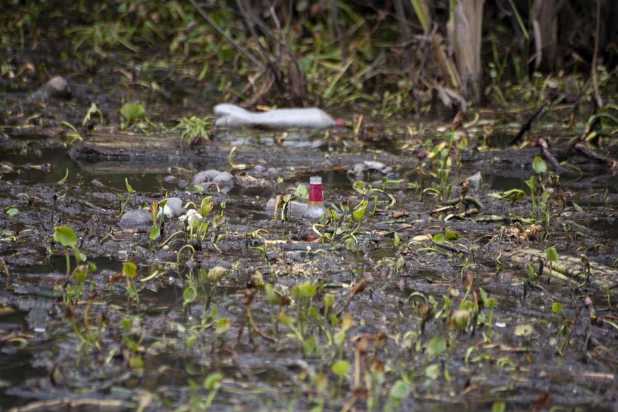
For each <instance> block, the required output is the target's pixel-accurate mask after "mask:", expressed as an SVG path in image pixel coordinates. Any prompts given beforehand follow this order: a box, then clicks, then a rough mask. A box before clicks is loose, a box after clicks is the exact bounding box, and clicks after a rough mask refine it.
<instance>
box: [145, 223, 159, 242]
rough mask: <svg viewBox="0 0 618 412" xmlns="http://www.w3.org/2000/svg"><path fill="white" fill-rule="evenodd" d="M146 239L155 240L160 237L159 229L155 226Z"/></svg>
mask: <svg viewBox="0 0 618 412" xmlns="http://www.w3.org/2000/svg"><path fill="white" fill-rule="evenodd" d="M148 237H149V238H150V240H157V239H158V238H159V237H161V228H160V227H158V226H157V227H153V228H152V229H150V233H149V234H148Z"/></svg>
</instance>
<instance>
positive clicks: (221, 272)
mask: <svg viewBox="0 0 618 412" xmlns="http://www.w3.org/2000/svg"><path fill="white" fill-rule="evenodd" d="M227 273H228V270H227V269H226V268H224V267H222V266H215V267H213V268H211V269H210V270H209V271H208V280H209V281H211V282H218V281H220V280H221V278H223V277H224V276H226V275H227Z"/></svg>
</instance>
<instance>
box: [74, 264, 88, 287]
mask: <svg viewBox="0 0 618 412" xmlns="http://www.w3.org/2000/svg"><path fill="white" fill-rule="evenodd" d="M88 270H89V268H88V265H79V266H78V267H76V268H75V270H73V273H72V274H71V277H72V278H73V279H75V281H76V282H77V283H79V284H82V283H84V281H85V280H86V277H87V276H88Z"/></svg>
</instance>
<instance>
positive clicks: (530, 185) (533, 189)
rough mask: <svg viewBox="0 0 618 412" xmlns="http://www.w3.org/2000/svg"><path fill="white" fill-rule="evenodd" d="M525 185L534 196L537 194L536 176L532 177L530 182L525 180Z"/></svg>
mask: <svg viewBox="0 0 618 412" xmlns="http://www.w3.org/2000/svg"><path fill="white" fill-rule="evenodd" d="M524 183H525V184H526V185H527V186H528V188H529V189H530V191H531V192H532V193H533V194H534V192H536V188H537V185H536V179H535V178H534V176H531V177H530V179H528V180H524Z"/></svg>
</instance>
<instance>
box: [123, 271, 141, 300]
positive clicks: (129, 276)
mask: <svg viewBox="0 0 618 412" xmlns="http://www.w3.org/2000/svg"><path fill="white" fill-rule="evenodd" d="M122 275H123V276H124V277H125V279H126V281H127V286H126V288H127V292H128V294H129V300H131V299H135V302H136V303H137V306H139V293H138V291H137V285H136V284H135V278H136V277H137V266H135V263H133V262H125V263H124V264H123V265H122Z"/></svg>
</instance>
